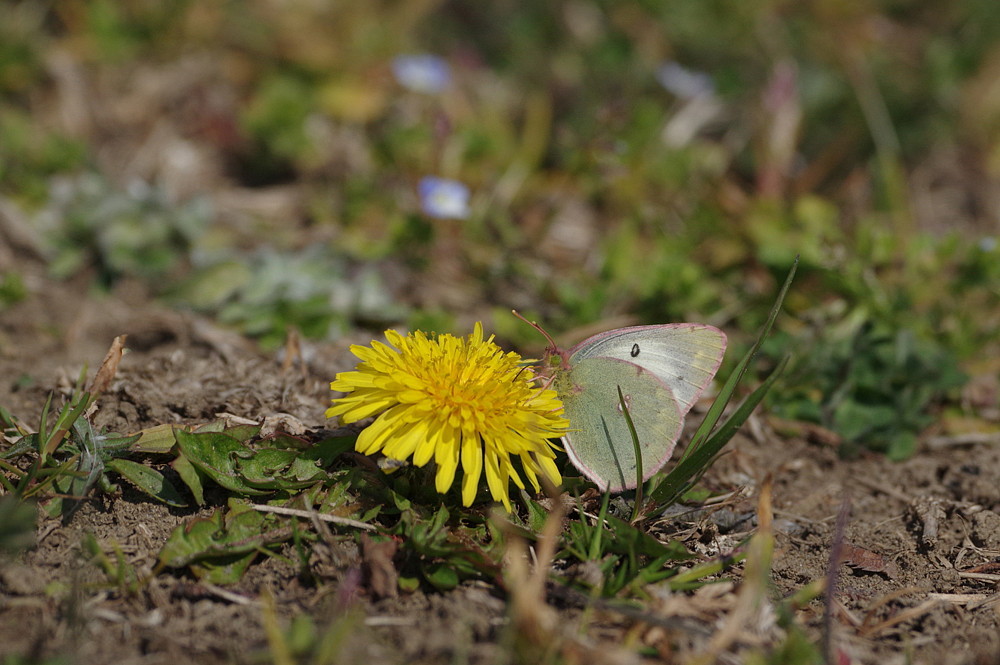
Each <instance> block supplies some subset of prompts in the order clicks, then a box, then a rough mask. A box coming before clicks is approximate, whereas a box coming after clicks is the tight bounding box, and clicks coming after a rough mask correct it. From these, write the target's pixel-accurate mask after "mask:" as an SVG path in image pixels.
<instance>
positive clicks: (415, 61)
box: [392, 54, 451, 95]
mask: <svg viewBox="0 0 1000 665" xmlns="http://www.w3.org/2000/svg"><path fill="white" fill-rule="evenodd" d="M392 73H393V75H394V76H395V77H396V80H397V81H399V84H400V85H402V86H403V87H404V88H407V89H409V90H413V91H414V92H425V93H427V94H431V95H433V94H437V93H439V92H441V91H443V90H444V89H445V88H447V87H448V84H450V83H451V68H450V67H449V66H448V63H447V62H445V60H444V58H440V57H438V56H436V55H427V54H424V55H401V56H398V57H396V58H395V59H393V61H392Z"/></svg>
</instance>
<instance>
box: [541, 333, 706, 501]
mask: <svg viewBox="0 0 1000 665" xmlns="http://www.w3.org/2000/svg"><path fill="white" fill-rule="evenodd" d="M529 323H530V322H529ZM532 325H534V327H535V328H536V329H538V330H539V331H541V332H542V334H544V335H545V336H546V338H547V339H548V340H549V348H548V349H547V350H546V354H545V359H544V361H543V367H542V373H543V374H545V375H547V376H548V377H549V379H550V380H551V387H552V388H553V389H554V390H555V391H556V392H557V393H558V394H559V397H560V399H561V400H562V402H563V407H564V413H565V415H566V418H568V419H569V423H570V428H569V432H568V433H567V434H566V435H565V444H566V453H567V454H568V455H569V459H570V461H571V462H572V463H573V465H574V466H576V468H577V469H579V470H580V473H582V474H583V475H584V476H586V477H587V478H589V479H590V480H592V481H593V482H594V483H596V484H597V486H598V487H600V488H601V490H609V491H611V492H621V491H624V490H628V489H634V488H635V486H636V459H635V446H634V444H633V441H632V435H631V432H630V431H629V428H628V423H627V421H626V419H625V414H624V413H622V401H623V400H622V399H620V398H619V394H618V389H619V388H621V393H622V396H623V397H624V403H625V406H626V407H627V408H628V413H629V416H630V417H631V418H632V422H633V424H634V426H635V430H636V434H637V435H638V439H639V449H640V454H641V456H642V472H643V480H647V479H648V478H649V477H650V476H652V475H653V474H654V473H656V472H657V471H659V470H660V469H661V468H663V466H664V465H665V464H666V463H667V461H669V460H670V455H671V454H672V453H673V451H674V446H675V444H676V443H677V439H678V438H679V437H680V435H681V430H682V429H683V425H684V416H685V415H687V412H688V411H690V410H691V407H692V406H693V405H694V403H695V402H696V401H697V400H698V397H699V396H700V395H701V394H702V392H704V390H705V388H706V387H708V385H709V384H710V383H711V382H712V378H713V377H714V376H715V373H716V372H717V371H718V369H719V365H720V364H721V363H722V357H723V355H724V354H725V351H726V335H725V333H723V332H722V331H721V330H719V329H718V328H715V327H713V326H709V325H705V324H700V323H670V324H665V325H656V326H633V327H629V328H619V329H617V330H609V331H607V332H603V333H599V334H597V335H594V336H593V337H589V338H587V339H585V340H584V341H582V342H580V343H579V344H577V345H576V346H574V347H573V348H571V349H570V350H569V351H563V350H560V349H559V348H558V347H557V346H556V344H555V343H554V342H553V341H552V338H551V337H550V336H549V335H548V334H547V333H545V331H544V330H542V329H541V327H539V326H538V325H537V324H532Z"/></svg>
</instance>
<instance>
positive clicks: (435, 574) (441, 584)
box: [423, 563, 459, 591]
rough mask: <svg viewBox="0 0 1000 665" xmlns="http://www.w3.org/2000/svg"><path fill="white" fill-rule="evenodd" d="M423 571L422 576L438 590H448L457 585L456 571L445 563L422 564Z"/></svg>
mask: <svg viewBox="0 0 1000 665" xmlns="http://www.w3.org/2000/svg"><path fill="white" fill-rule="evenodd" d="M423 573H424V578H425V579H426V580H427V581H428V582H429V583H430V585H431V586H433V587H434V588H435V589H437V590H438V591H450V590H451V589H454V588H455V587H457V586H458V582H459V577H458V573H457V572H456V571H455V569H454V568H452V567H451V566H449V565H448V564H446V563H432V564H429V565H427V566H424V569H423Z"/></svg>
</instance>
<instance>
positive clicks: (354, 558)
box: [0, 264, 1000, 665]
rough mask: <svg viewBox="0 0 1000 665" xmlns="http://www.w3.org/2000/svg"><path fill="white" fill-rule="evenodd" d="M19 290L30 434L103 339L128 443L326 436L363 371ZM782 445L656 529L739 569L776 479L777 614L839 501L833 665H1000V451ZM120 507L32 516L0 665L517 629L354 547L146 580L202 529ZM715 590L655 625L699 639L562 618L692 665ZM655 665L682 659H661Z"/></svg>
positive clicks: (767, 632) (394, 646) (406, 650)
mask: <svg viewBox="0 0 1000 665" xmlns="http://www.w3.org/2000/svg"><path fill="white" fill-rule="evenodd" d="M19 269H21V270H22V274H24V275H25V277H26V281H27V282H28V286H29V289H30V291H31V295H30V297H29V298H28V299H27V300H26V301H24V302H22V303H20V304H18V305H16V306H15V307H13V308H11V309H9V310H7V311H4V312H2V313H0V378H2V381H0V405H2V406H4V407H5V408H7V409H8V410H9V411H10V412H12V413H13V414H15V415H16V416H18V417H20V418H21V419H22V420H23V421H24V422H26V423H29V424H32V425H33V424H34V423H36V422H37V418H38V415H39V412H40V410H41V408H42V405H43V404H44V400H45V396H46V395H47V394H48V392H49V391H51V390H54V389H55V390H57V391H58V390H65V389H66V388H67V387H68V386H69V385H70V384H71V383H72V380H73V379H74V378H75V376H76V375H77V373H78V372H79V370H80V368H81V367H82V365H83V364H84V363H88V364H89V365H90V368H91V372H93V369H94V368H95V367H96V365H97V364H99V362H100V360H101V358H103V356H104V353H105V351H106V349H107V347H108V345H109V344H110V342H111V340H112V338H113V337H114V336H115V335H119V334H122V333H127V334H128V335H129V338H128V343H127V346H128V348H129V349H130V352H129V353H128V354H126V356H125V358H124V359H123V361H122V363H121V366H120V368H119V372H118V376H117V378H116V380H115V382H114V384H113V385H112V388H111V390H110V391H109V392H108V393H107V394H106V395H105V396H104V397H103V398H102V400H101V402H100V410H99V412H98V413H97V415H96V416H95V422H96V424H98V425H105V426H108V427H110V428H112V429H114V430H117V431H124V432H127V431H135V430H138V429H141V428H144V427H148V426H152V425H156V424H159V423H197V422H204V421H209V420H213V419H214V418H215V417H216V415H217V414H219V413H231V414H235V415H237V416H240V417H243V418H250V419H254V420H260V419H262V418H264V417H266V416H269V415H272V414H276V413H287V414H290V415H292V416H294V417H295V418H298V419H299V420H300V421H301V422H302V423H303V424H305V425H306V426H308V427H310V428H314V429H321V428H323V427H326V426H327V423H326V422H325V420H324V417H323V410H324V408H325V405H326V403H327V401H328V399H329V395H328V382H329V380H330V378H331V377H332V376H333V375H334V373H336V371H338V370H342V369H345V368H347V367H349V366H350V365H351V356H350V355H349V354H347V352H346V347H347V344H346V343H345V344H343V345H338V346H337V347H336V348H327V347H309V348H308V349H307V353H306V354H305V357H306V358H307V359H308V363H307V366H306V367H305V368H304V369H302V368H293V369H292V370H290V371H286V372H283V371H282V364H281V360H280V358H279V357H275V356H267V355H264V354H262V353H260V352H259V351H258V350H257V349H256V348H255V347H254V346H253V344H251V343H249V342H247V341H246V340H243V339H241V338H239V337H238V336H234V335H232V334H231V333H228V332H225V331H222V330H220V329H218V328H216V327H214V326H213V325H212V324H210V323H208V322H206V321H203V320H200V319H197V318H195V317H192V316H190V315H187V314H184V313H178V312H175V311H171V310H169V309H166V308H164V307H163V306H161V305H158V304H156V303H154V302H151V301H150V300H149V299H148V298H147V297H146V294H145V293H144V292H143V290H142V288H141V287H138V286H135V285H129V284H121V285H119V287H118V288H117V289H116V291H115V292H114V293H112V294H110V295H95V294H93V293H88V292H87V291H86V290H85V287H84V286H81V285H80V282H64V283H53V282H51V281H49V280H48V279H47V278H46V277H45V275H44V272H43V271H42V268H41V266H40V265H36V264H26V265H24V266H19ZM366 335H367V334H365V333H362V334H360V335H359V339H358V340H357V341H367V339H363V338H364V337H365V336H366ZM779 431H780V432H784V434H778V433H777V432H779ZM789 431H791V430H790V428H789V427H787V426H785V425H784V424H782V425H781V426H777V425H776V424H775V423H773V422H771V421H770V420H768V419H767V417H766V415H764V416H760V417H757V418H756V419H754V420H752V421H751V423H750V424H749V425H748V426H747V427H746V428H745V432H744V435H743V436H742V437H741V438H739V439H738V440H736V441H734V443H733V444H732V448H731V452H730V453H729V454H728V455H726V456H724V457H723V458H722V459H721V460H720V461H719V462H718V463H717V464H716V465H715V466H714V467H713V469H712V470H711V472H710V474H709V476H708V477H707V478H706V480H705V482H706V484H707V485H709V486H710V487H712V488H713V489H715V490H717V491H719V492H723V493H724V492H735V493H736V494H735V495H734V497H736V498H734V499H733V500H731V501H730V502H728V503H727V504H726V505H725V506H724V507H723V508H722V509H720V510H717V511H716V512H714V513H712V514H710V515H707V516H702V517H701V518H700V520H699V521H695V522H692V523H685V524H684V525H683V528H682V527H680V526H677V523H676V520H674V523H671V522H670V521H668V522H665V528H667V529H672V530H673V531H674V532H675V533H678V532H683V533H684V534H685V538H686V540H687V542H688V544H689V547H691V548H692V549H693V550H695V551H697V552H699V553H701V554H703V555H705V556H711V555H714V554H718V553H720V552H726V551H727V550H729V549H732V548H733V547H735V546H736V545H737V544H738V543H739V542H741V541H742V540H743V539H745V537H746V536H747V533H748V530H749V529H751V528H752V526H751V525H752V520H746V519H739V518H740V517H741V516H742V517H746V516H748V515H752V511H753V506H754V501H755V499H754V497H755V496H756V494H757V493H758V489H759V488H760V486H761V483H762V481H763V479H764V478H765V477H766V476H767V475H768V474H771V475H772V476H773V479H774V489H773V502H774V509H775V527H776V531H777V541H776V550H775V555H774V564H773V572H772V581H773V592H774V595H775V597H776V598H777V597H782V596H786V595H788V594H792V593H794V592H796V591H799V590H800V589H802V588H803V587H804V586H806V585H808V584H809V583H811V582H813V581H815V580H821V579H823V578H825V577H826V575H827V569H828V565H829V561H830V547H831V543H832V541H833V540H834V533H835V529H836V522H837V516H838V514H839V513H840V511H841V509H842V506H843V505H844V503H845V501H848V502H849V506H850V517H849V521H848V522H847V526H846V531H845V543H846V544H845V545H844V547H843V548H842V549H843V556H844V559H845V560H846V561H847V562H848V563H847V564H844V565H842V566H840V568H839V571H840V573H841V576H840V579H839V584H838V587H837V593H836V595H835V598H834V601H833V613H832V634H831V635H830V639H831V640H832V642H833V644H834V646H835V647H836V648H837V650H838V653H839V656H838V658H839V659H840V662H842V663H850V662H857V663H926V664H953V663H954V664H958V663H970V664H971V663H998V662H1000V655H998V654H1000V639H998V635H1000V631H998V629H1000V621H998V614H1000V603H998V598H1000V594H998V593H997V591H996V586H997V582H998V581H1000V563H998V562H1000V558H998V557H1000V489H998V484H997V480H996V479H997V478H998V477H1000V448H997V447H996V446H991V445H950V446H945V447H938V448H927V447H925V448H924V449H923V450H922V452H921V453H920V454H918V455H917V456H915V457H914V458H912V459H911V460H909V461H907V462H904V463H891V462H888V461H886V460H885V459H882V458H881V457H877V456H871V457H863V458H860V459H856V460H850V461H842V460H839V459H838V457H837V455H836V453H835V451H834V450H833V449H832V447H831V446H829V445H828V444H824V443H823V442H822V437H819V436H815V433H813V434H811V435H808V436H807V435H805V434H802V435H791V434H788V433H787V432H789ZM2 445H7V444H2ZM121 487H122V490H121V491H122V493H121V494H120V495H118V496H110V497H109V496H104V497H101V498H96V499H93V500H91V501H88V502H87V503H86V504H85V505H84V506H83V507H82V509H81V510H79V511H78V513H77V514H76V515H75V516H74V517H73V519H72V520H71V521H70V522H69V523H68V524H65V525H64V524H62V523H61V522H60V521H59V520H55V519H49V518H46V517H43V516H42V515H41V514H40V516H39V520H38V536H37V540H38V542H37V545H36V546H35V547H34V548H32V549H30V550H29V551H28V552H26V553H24V554H23V555H22V556H20V557H18V558H17V559H15V560H13V561H3V562H2V563H0V656H2V657H4V658H0V660H2V662H4V663H8V662H19V663H20V662H42V660H43V659H45V658H49V657H52V656H54V655H57V654H66V655H67V659H66V660H65V661H62V662H71V663H79V664H80V665H87V664H91V663H94V664H97V663H111V662H113V663H118V664H120V665H124V664H130V663H144V664H149V665H152V664H158V663H171V664H174V665H176V664H177V663H184V662H238V663H244V662H266V661H267V659H269V658H271V657H273V654H271V652H270V651H269V647H268V641H267V635H266V624H267V622H266V621H265V617H266V616H267V615H268V612H269V611H270V608H272V607H273V609H274V611H275V612H276V613H277V616H278V623H279V624H280V625H285V624H286V622H287V621H288V620H289V619H290V618H291V617H292V616H295V615H298V614H303V613H306V614H310V615H312V616H314V617H316V622H317V624H318V625H320V626H321V627H322V626H326V625H327V624H329V623H330V622H338V621H339V622H340V624H338V625H341V626H347V627H348V629H349V630H347V633H346V637H345V638H344V640H343V642H342V643H341V644H340V645H339V647H338V649H339V651H338V656H337V659H336V662H338V663H366V664H368V665H377V664H381V663H494V662H507V661H506V660H505V656H504V653H505V651H504V647H503V640H504V635H505V634H506V633H505V631H506V627H507V625H508V622H509V615H508V613H507V609H506V604H505V599H504V598H503V597H500V596H498V595H497V592H496V591H495V590H493V588H492V587H489V586H486V585H481V584H466V585H463V586H460V587H459V588H458V589H456V590H454V591H451V592H448V593H438V594H424V593H419V592H418V593H413V594H409V595H401V596H400V597H398V598H396V599H380V600H379V599H375V598H374V596H373V595H372V594H371V592H370V589H368V588H367V587H366V585H365V584H364V583H363V582H362V581H361V580H360V576H359V573H358V568H359V561H360V555H359V551H358V547H357V546H355V545H354V544H353V543H351V542H350V541H347V544H344V545H343V546H342V547H339V548H328V549H326V550H324V549H323V548H317V551H316V552H314V555H313V557H314V558H313V560H312V561H310V565H311V566H312V573H313V574H312V577H311V579H308V580H307V579H303V578H302V576H301V575H300V574H299V571H298V569H297V568H296V567H295V566H294V565H293V559H294V556H293V555H292V554H291V553H289V557H288V558H287V559H280V558H276V557H271V558H267V559H258V562H257V563H256V564H254V566H252V567H251V569H250V571H249V572H248V574H247V575H246V576H245V577H244V578H243V580H242V581H241V582H240V583H239V584H237V585H235V586H233V587H227V588H217V587H213V586H211V585H206V584H202V583H200V582H198V581H197V580H196V579H195V578H193V577H191V576H189V575H187V574H185V573H182V572H176V571H169V570H167V571H154V567H155V566H156V559H157V553H158V551H159V549H160V547H161V546H162V545H163V543H164V541H165V539H166V538H167V535H168V534H169V533H170V531H171V530H172V529H173V528H174V527H175V526H176V525H177V524H179V523H181V522H182V521H184V520H186V519H189V518H190V517H191V515H192V514H193V512H192V511H189V510H179V509H171V508H168V507H166V506H164V505H161V504H158V503H155V502H153V501H151V500H148V499H147V498H146V497H145V496H143V495H140V494H138V493H137V492H135V491H132V490H130V489H129V488H128V486H127V484H126V483H122V484H121ZM210 503H211V502H210ZM211 508H212V506H211V505H210V506H208V507H206V508H205V509H204V512H206V513H207V512H208V511H209V510H210V509H211ZM730 518H735V519H730ZM734 525H735V526H734ZM87 533H90V534H93V536H94V538H95V539H96V541H97V542H98V543H99V544H100V546H101V547H102V549H103V550H104V551H105V552H109V553H110V552H113V551H114V549H115V548H118V549H119V550H120V551H121V552H122V553H124V556H125V558H126V560H127V561H128V563H129V564H131V565H133V566H135V568H136V569H137V570H138V571H140V572H141V573H143V574H145V575H150V577H149V579H148V582H147V583H146V584H144V585H140V587H139V588H137V589H134V590H131V591H129V590H122V589H121V588H119V587H115V586H110V585H108V584H107V581H106V577H105V576H104V574H103V573H102V572H100V571H99V570H98V569H97V567H96V566H94V565H92V564H91V563H87V562H86V561H85V560H84V557H83V556H82V554H81V539H82V538H83V536H84V534H87ZM154 572H155V573H156V574H154ZM709 588H714V589H715V591H714V592H713V593H717V594H721V595H720V596H719V597H717V598H715V600H717V601H718V602H717V604H716V605H715V606H712V605H711V602H710V601H712V598H710V597H708V596H707V595H705V594H702V595H698V594H695V595H694V596H689V595H679V594H678V595H675V597H671V598H665V599H660V600H662V601H663V602H662V603H658V602H653V601H656V599H655V598H654V599H653V601H651V602H650V603H649V605H648V613H649V615H650V616H652V615H655V614H657V613H658V612H659V613H661V614H662V615H669V614H670V613H671V612H673V613H674V614H675V615H679V614H683V612H682V611H680V610H677V609H676V608H677V607H679V605H678V602H680V604H681V605H680V606H684V603H687V605H686V606H685V607H687V608H688V609H692V608H695V609H697V608H696V607H695V606H696V604H697V603H702V604H701V605H699V606H698V607H700V608H701V610H700V611H694V610H693V609H692V611H691V612H689V615H688V616H687V617H686V619H687V620H689V621H694V622H695V623H696V624H697V625H698V626H700V629H699V630H694V631H689V632H685V631H682V630H680V629H677V628H670V627H667V628H663V627H655V626H654V625H653V624H654V623H655V622H654V621H646V620H644V619H642V618H636V617H634V616H633V617H626V616H624V615H623V614H620V613H616V612H614V611H612V610H598V611H596V612H590V613H589V614H587V615H586V616H585V618H584V615H583V614H581V608H580V606H579V603H574V602H572V601H568V600H566V599H565V598H563V597H561V596H560V595H559V594H557V593H554V590H552V588H551V587H550V591H553V593H552V594H551V595H550V597H549V601H550V603H551V604H552V605H553V606H554V607H556V608H557V609H558V611H559V612H560V617H561V619H562V620H563V622H564V623H565V625H566V626H567V627H570V628H571V629H573V628H575V627H576V626H577V625H578V623H579V622H581V621H585V622H587V625H588V629H587V631H586V632H587V636H588V640H590V642H589V643H591V644H592V645H594V646H593V648H594V649H598V650H600V649H605V651H603V652H601V651H591V652H590V653H591V656H590V658H589V659H590V660H591V661H592V662H599V660H595V657H594V656H593V654H594V653H604V654H605V655H606V656H607V659H606V660H605V662H639V661H638V660H637V658H636V657H634V656H632V657H629V656H627V655H626V653H635V651H636V649H635V648H634V647H635V646H637V645H636V640H638V641H639V642H645V643H647V644H649V643H652V642H654V641H655V640H657V639H659V640H660V641H663V639H664V631H666V638H667V639H666V641H667V642H671V643H675V644H681V645H682V646H683V644H687V645H688V646H689V647H690V648H691V649H692V651H690V652H688V653H696V652H698V650H699V648H703V647H706V645H708V644H709V643H710V640H711V639H712V636H713V634H715V633H716V632H717V631H718V630H720V629H722V627H723V626H725V625H726V620H727V616H730V615H731V611H732V610H733V606H732V604H731V603H729V601H726V600H725V598H723V596H725V594H726V593H728V594H729V596H731V597H735V595H734V593H733V592H732V591H731V589H733V588H734V587H725V586H722V585H717V586H716V587H709ZM726 589H730V591H728V592H727V591H726ZM678 599H679V601H678ZM667 601H672V602H667ZM727 603H729V604H727ZM713 607H714V609H713ZM671 608H674V609H671ZM352 612H353V614H352ZM798 616H799V619H800V621H801V622H802V623H803V624H804V625H805V626H806V627H807V634H808V635H809V637H810V638H811V639H814V640H819V639H821V635H822V633H823V617H824V607H823V599H822V595H820V598H819V599H817V600H813V601H811V602H809V603H808V604H806V605H804V606H803V607H801V608H799V610H798ZM765 623H766V622H765ZM758 628H759V630H758V631H757V632H758V635H757V637H756V638H755V637H754V635H753V634H752V633H753V632H754V631H750V633H751V634H748V635H744V636H742V637H740V638H739V639H740V640H741V641H742V642H743V643H744V644H745V645H748V646H749V647H752V646H754V644H753V643H754V640H755V639H757V642H758V643H757V646H763V647H766V646H767V645H768V644H770V643H772V641H773V640H774V639H775V636H776V635H779V632H777V631H776V630H775V629H774V626H773V617H772V621H771V624H769V625H760V626H759V627H758ZM699 640H700V641H699ZM624 643H629V644H632V645H633V648H632V649H631V650H628V651H627V652H626V650H625V649H623V648H620V647H619V645H622V644H624ZM681 652H683V649H682V650H681ZM736 653H740V652H739V651H738V650H737V651H731V652H728V651H727V653H726V654H723V655H722V656H721V657H720V659H721V662H736V661H737V660H738V657H737V656H734V655H733V654H736ZM14 655H20V656H21V657H22V658H23V659H22V660H18V659H17V658H11V657H12V656H14ZM661 656H662V658H663V659H664V660H670V656H669V654H665V653H664V652H663V651H662V650H661ZM573 660H574V659H573V658H572V657H567V661H568V662H573ZM577 660H579V659H577Z"/></svg>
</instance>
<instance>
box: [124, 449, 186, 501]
mask: <svg viewBox="0 0 1000 665" xmlns="http://www.w3.org/2000/svg"><path fill="white" fill-rule="evenodd" d="M105 467H106V468H108V469H110V470H112V471H116V472H118V473H119V474H120V475H121V476H122V478H124V479H125V480H127V481H129V482H130V483H132V484H133V485H135V486H136V487H137V488H138V489H139V490H141V491H142V492H145V493H146V494H148V495H149V496H151V497H153V498H154V499H156V500H158V501H162V502H163V503H165V504H167V505H168V506H177V507H183V506H186V505H187V502H186V501H184V498H183V497H181V495H180V493H179V492H178V491H177V488H175V487H174V486H173V484H172V483H171V482H170V481H169V480H167V479H166V478H164V477H163V474H162V473H160V472H159V471H156V470H155V469H151V468H149V467H148V466H146V465H144V464H139V463H138V462H133V461H131V460H127V459H112V460H108V461H107V462H106V463H105Z"/></svg>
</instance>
